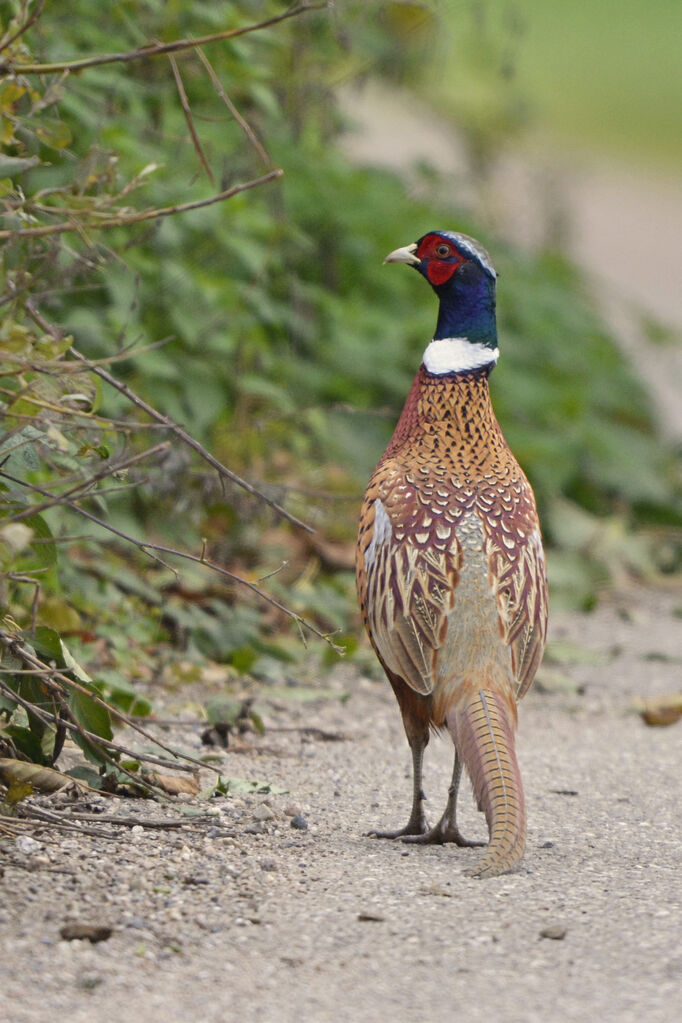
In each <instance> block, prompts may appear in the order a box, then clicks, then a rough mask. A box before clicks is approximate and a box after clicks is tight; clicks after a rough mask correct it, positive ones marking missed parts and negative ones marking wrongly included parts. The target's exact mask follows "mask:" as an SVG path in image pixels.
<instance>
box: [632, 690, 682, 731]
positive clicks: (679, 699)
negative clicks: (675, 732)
mask: <svg viewBox="0 0 682 1023" xmlns="http://www.w3.org/2000/svg"><path fill="white" fill-rule="evenodd" d="M635 710H636V711H637V713H638V714H639V715H640V717H641V718H642V720H643V721H644V722H645V723H646V724H647V725H650V726H651V727H652V728H665V727H666V725H674V724H675V722H676V721H679V720H680V718H681V717H682V693H670V694H668V695H667V696H652V697H650V698H649V699H647V700H637V702H636V703H635Z"/></svg>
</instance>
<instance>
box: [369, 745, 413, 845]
mask: <svg viewBox="0 0 682 1023" xmlns="http://www.w3.org/2000/svg"><path fill="white" fill-rule="evenodd" d="M427 742H428V734H427V738H426V741H425V740H424V739H423V737H421V736H419V737H415V739H414V740H413V741H412V742H411V743H410V748H411V750H412V810H411V812H410V817H409V820H408V822H407V824H406V825H405V827H404V828H399V829H398V830H397V831H377V830H376V829H374V828H373V829H372V830H371V831H368V832H367V836H368V838H406V837H408V836H409V837H415V838H416V837H419V836H420V835H423V834H424V832H425V831H426V818H425V817H424V799H425V796H424V792H423V790H422V763H423V760H424V749H425V747H426V743H427Z"/></svg>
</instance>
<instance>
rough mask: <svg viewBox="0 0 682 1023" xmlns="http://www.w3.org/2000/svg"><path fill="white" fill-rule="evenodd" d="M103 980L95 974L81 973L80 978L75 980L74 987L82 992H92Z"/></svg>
mask: <svg viewBox="0 0 682 1023" xmlns="http://www.w3.org/2000/svg"><path fill="white" fill-rule="evenodd" d="M103 980H104V978H103V977H100V976H99V974H97V973H82V974H81V975H80V977H77V978H76V985H77V986H78V987H79V988H82V989H83V991H94V990H95V988H96V987H99V985H100V984H101V983H102V981H103Z"/></svg>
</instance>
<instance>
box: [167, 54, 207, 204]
mask: <svg viewBox="0 0 682 1023" xmlns="http://www.w3.org/2000/svg"><path fill="white" fill-rule="evenodd" d="M168 59H169V61H170V66H171V68H172V69H173V77H174V78H175V85H176V88H177V90H178V96H179V97H180V106H181V107H182V112H183V114H184V115H185V120H186V121H187V127H188V128H189V133H190V135H191V136H192V143H193V145H194V149H195V150H196V154H197V156H198V157H199V160H200V162H201V166H202V167H203V168H204V170H205V171H206V174H207V177H208V180H209V181H210V182H211V184H212V185H215V178H214V176H213V171H212V170H211V167H210V165H209V162H208V160H207V159H206V154H205V153H204V150H203V149H202V146H201V142H200V141H199V136H198V135H197V130H196V128H195V127H194V120H193V118H192V110H191V107H190V105H189V100H188V99H187V93H186V92H185V86H184V83H183V81H182V76H181V75H180V69H179V68H178V63H177V61H176V59H175V57H173V56H172V54H169V56H168Z"/></svg>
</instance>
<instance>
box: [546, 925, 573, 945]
mask: <svg viewBox="0 0 682 1023" xmlns="http://www.w3.org/2000/svg"><path fill="white" fill-rule="evenodd" d="M566 931H567V928H566V927H564V925H563V924H548V925H547V927H543V928H542V930H541V931H540V937H541V938H550V940H551V941H563V939H564V938H565V937H566Z"/></svg>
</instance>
